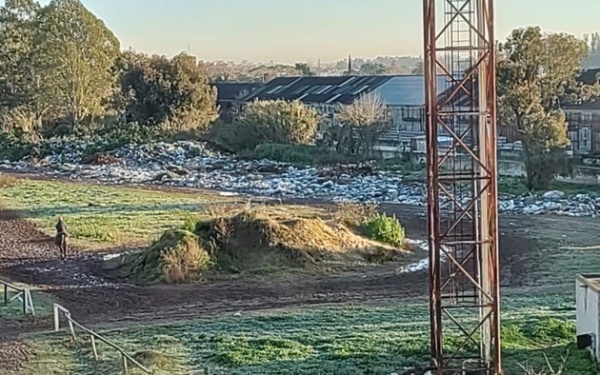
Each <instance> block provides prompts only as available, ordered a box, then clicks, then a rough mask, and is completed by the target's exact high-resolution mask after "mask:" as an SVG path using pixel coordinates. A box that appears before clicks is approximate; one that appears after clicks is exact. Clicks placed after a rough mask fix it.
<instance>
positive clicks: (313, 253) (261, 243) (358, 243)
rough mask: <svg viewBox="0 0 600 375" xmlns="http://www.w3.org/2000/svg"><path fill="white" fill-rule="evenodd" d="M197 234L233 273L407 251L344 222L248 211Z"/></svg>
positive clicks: (204, 225)
mask: <svg viewBox="0 0 600 375" xmlns="http://www.w3.org/2000/svg"><path fill="white" fill-rule="evenodd" d="M196 234H197V235H198V236H199V237H200V238H201V239H202V240H203V241H204V242H205V243H207V244H209V245H210V246H211V249H212V254H213V255H214V258H215V259H214V260H215V263H216V265H217V266H218V268H219V270H222V271H229V272H240V271H255V270H268V269H272V268H276V269H281V268H299V267H300V268H305V267H314V266H317V267H318V266H320V265H329V266H331V265H336V264H337V265H350V264H354V265H356V264H360V263H365V262H367V263H380V262H385V261H391V260H395V259H397V258H399V257H404V256H405V255H407V252H406V251H404V250H402V249H399V248H396V247H392V246H388V245H385V244H382V243H378V242H375V241H372V240H369V239H366V238H363V237H361V236H359V235H357V234H355V233H353V232H352V231H351V230H349V229H348V228H347V227H345V226H344V225H341V224H337V223H332V222H326V221H324V220H322V219H320V218H297V217H287V216H283V217H282V216H278V215H274V214H270V213H269V212H268V211H267V210H264V211H261V210H245V211H242V212H238V213H234V214H233V215H230V216H220V217H216V218H213V219H210V220H205V221H200V222H198V224H197V225H196Z"/></svg>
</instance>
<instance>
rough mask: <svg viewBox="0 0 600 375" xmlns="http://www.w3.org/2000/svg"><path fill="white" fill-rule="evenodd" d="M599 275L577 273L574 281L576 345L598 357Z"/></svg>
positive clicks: (599, 330) (599, 333) (599, 332)
mask: <svg viewBox="0 0 600 375" xmlns="http://www.w3.org/2000/svg"><path fill="white" fill-rule="evenodd" d="M599 295H600V275H578V276H577V281H576V291H575V296H576V304H577V346H578V348H580V349H588V350H589V351H590V352H591V353H592V354H593V356H594V357H595V358H596V359H600V347H599V345H598V338H599V337H600V298H599Z"/></svg>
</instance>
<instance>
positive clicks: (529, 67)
mask: <svg viewBox="0 0 600 375" xmlns="http://www.w3.org/2000/svg"><path fill="white" fill-rule="evenodd" d="M499 48H500V50H499V52H500V61H499V63H498V96H499V98H498V100H499V113H500V120H501V123H502V124H504V125H507V126H512V127H514V128H515V129H516V130H517V131H518V133H519V135H520V138H521V141H522V142H523V148H524V154H525V165H526V170H527V184H528V187H529V188H530V189H543V188H547V187H548V185H549V184H550V182H551V181H552V179H553V177H554V176H555V175H556V174H557V173H559V172H560V163H558V161H559V160H560V159H561V157H562V156H563V155H564V149H565V147H567V146H568V144H569V140H568V138H567V123H566V118H565V114H564V112H563V110H562V105H563V104H564V103H566V102H577V101H581V100H586V99H588V98H589V97H590V96H591V95H595V93H596V92H597V85H596V86H593V87H590V86H586V85H583V84H581V83H579V82H578V81H577V77H578V75H579V73H580V72H581V60H582V59H583V58H584V57H585V56H586V55H587V52H588V49H587V45H586V43H585V41H583V40H579V39H577V38H576V37H574V36H572V35H567V34H544V33H542V31H541V29H540V28H538V27H530V28H525V29H518V30H514V31H513V32H512V34H511V35H510V36H509V37H508V40H507V41H506V43H504V44H501V45H500V46H499Z"/></svg>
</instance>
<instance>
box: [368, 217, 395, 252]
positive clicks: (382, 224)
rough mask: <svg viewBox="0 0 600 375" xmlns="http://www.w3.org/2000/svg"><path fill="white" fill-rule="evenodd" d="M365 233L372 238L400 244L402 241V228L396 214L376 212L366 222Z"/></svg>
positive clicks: (391, 243)
mask: <svg viewBox="0 0 600 375" xmlns="http://www.w3.org/2000/svg"><path fill="white" fill-rule="evenodd" d="M367 234H368V235H369V237H371V238H372V239H374V240H376V241H379V242H383V243H388V244H390V245H394V246H401V245H402V244H403V243H404V228H403V227H402V225H401V224H400V222H399V221H398V219H396V216H387V215H386V214H377V215H375V216H373V217H372V218H371V219H370V220H369V222H368V223H367Z"/></svg>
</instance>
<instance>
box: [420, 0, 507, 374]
mask: <svg viewBox="0 0 600 375" xmlns="http://www.w3.org/2000/svg"><path fill="white" fill-rule="evenodd" d="M436 5H438V6H437V7H436ZM423 11H424V13H423V14H424V44H425V64H424V66H425V82H426V84H425V85H426V87H425V92H426V113H427V115H426V117H427V129H426V130H427V145H428V149H427V156H428V158H427V166H428V168H427V176H428V213H429V246H430V249H431V251H430V268H429V271H430V294H431V299H430V314H431V355H432V357H431V360H432V365H433V366H434V367H435V368H436V369H437V373H438V374H439V375H447V374H448V375H454V374H457V375H458V374H461V375H462V374H486V375H499V374H501V371H502V370H501V356H500V305H499V303H500V293H499V285H500V280H499V267H498V193H497V172H496V169H497V160H496V157H497V151H496V77H495V76H496V67H495V64H496V59H495V57H496V55H495V39H494V21H493V20H494V15H493V0H423Z"/></svg>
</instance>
